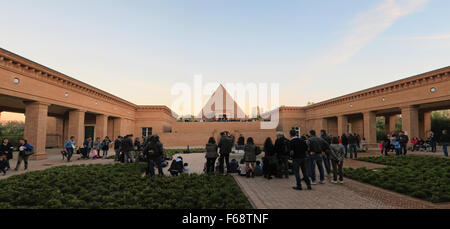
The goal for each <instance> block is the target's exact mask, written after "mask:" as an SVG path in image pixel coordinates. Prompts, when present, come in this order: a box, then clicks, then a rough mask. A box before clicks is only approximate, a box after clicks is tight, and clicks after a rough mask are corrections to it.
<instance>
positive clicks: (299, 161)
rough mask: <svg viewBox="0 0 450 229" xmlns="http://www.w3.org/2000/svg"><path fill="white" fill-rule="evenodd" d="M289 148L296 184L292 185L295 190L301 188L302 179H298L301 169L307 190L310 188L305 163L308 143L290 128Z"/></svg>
mask: <svg viewBox="0 0 450 229" xmlns="http://www.w3.org/2000/svg"><path fill="white" fill-rule="evenodd" d="M289 135H291V141H290V147H289V148H290V149H291V150H292V169H293V170H294V175H295V180H296V182H297V185H296V186H295V187H293V189H295V190H302V179H300V171H299V170H300V169H301V170H302V174H303V180H304V181H305V183H306V186H307V188H308V190H311V181H310V180H309V177H308V167H307V163H306V158H307V156H308V155H307V151H308V145H307V144H306V142H305V141H304V140H302V139H300V138H299V137H298V136H297V131H295V130H291V131H290V132H289Z"/></svg>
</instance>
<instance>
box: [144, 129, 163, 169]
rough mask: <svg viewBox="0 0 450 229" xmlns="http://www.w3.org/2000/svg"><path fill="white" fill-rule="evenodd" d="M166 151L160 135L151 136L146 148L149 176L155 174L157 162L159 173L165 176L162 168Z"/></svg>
mask: <svg viewBox="0 0 450 229" xmlns="http://www.w3.org/2000/svg"><path fill="white" fill-rule="evenodd" d="M163 153H164V148H163V145H162V143H161V142H160V141H159V136H157V135H155V136H151V137H150V139H149V143H148V144H147V145H146V146H145V148H144V154H145V155H146V157H147V170H146V172H145V174H146V175H147V176H154V175H155V164H156V166H157V167H158V174H159V175H160V176H164V172H163V169H162V164H161V163H162V161H161V159H162V156H163Z"/></svg>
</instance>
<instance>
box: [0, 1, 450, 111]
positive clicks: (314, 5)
mask: <svg viewBox="0 0 450 229" xmlns="http://www.w3.org/2000/svg"><path fill="white" fill-rule="evenodd" d="M0 4H1V9H2V14H1V15H0V17H1V19H2V21H3V23H2V29H1V31H0V34H1V36H0V47H2V48H4V49H6V50H9V51H12V52H14V53H16V54H19V55H21V56H24V57H26V58H28V59H31V60H33V61H36V62H38V63H40V64H43V65H45V66H48V67H50V68H53V69H55V70H57V71H60V72H62V73H65V74H67V75H69V76H71V77H74V78H76V79H78V80H81V81H83V82H86V83H88V84H91V85H93V86H95V87H98V88H100V89H102V90H104V91H107V92H110V93H112V94H114V95H116V96H119V97H121V98H124V99H126V100H128V101H131V102H133V103H136V104H140V105H146V104H150V105H160V104H163V105H168V106H169V107H170V106H171V104H172V103H173V100H174V99H175V96H171V94H170V92H171V88H172V86H173V85H174V84H175V83H179V82H184V83H188V84H192V80H193V76H194V75H195V74H201V75H203V78H204V81H206V82H217V83H223V84H226V83H236V82H243V83H248V82H255V83H261V82H267V83H272V82H275V83H279V84H280V89H281V94H280V104H282V105H300V106H303V105H306V103H307V102H308V101H312V102H320V101H322V100H326V99H330V98H333V97H337V96H341V95H344V94H348V93H351V92H355V91H359V90H362V89H366V88H369V87H373V86H376V85H379V84H383V83H388V82H391V81H395V80H398V79H401V78H405V77H408V76H412V75H416V74H419V73H423V72H427V71H430V70H434V69H438V68H442V67H446V66H448V65H450V23H449V22H450V14H449V13H448V9H450V1H448V0H365V1H361V0H341V1H336V0H328V1H325V0H320V1H317V0H315V1H313V0H311V1H305V0H304V1H302V0H297V1H287V0H285V1H273V0H272V1H265V0H227V1H225V0H191V1H182V0H164V1H163V0H161V1H148V0H146V1H137V0H136V1H132V0H131V1H130V0H127V1H120V0H104V1H103V0H102V1H100V0H89V1H87V0H77V1H61V0H54V1H50V0H38V1H36V0H33V1H31V0H27V1H26V0H14V1H10V0H7V1H6V0H0ZM205 99H207V98H205ZM175 111H176V110H175ZM176 112H177V111H176Z"/></svg>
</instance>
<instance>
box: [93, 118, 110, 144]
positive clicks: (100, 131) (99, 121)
mask: <svg viewBox="0 0 450 229" xmlns="http://www.w3.org/2000/svg"><path fill="white" fill-rule="evenodd" d="M106 136H108V116H107V115H97V116H96V121H95V137H100V138H101V139H102V140H103V138H105V137H106Z"/></svg>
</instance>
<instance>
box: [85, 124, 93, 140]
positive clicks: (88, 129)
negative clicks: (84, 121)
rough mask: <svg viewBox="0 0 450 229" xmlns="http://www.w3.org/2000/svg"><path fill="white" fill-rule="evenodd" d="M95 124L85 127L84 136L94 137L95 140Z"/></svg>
mask: <svg viewBox="0 0 450 229" xmlns="http://www.w3.org/2000/svg"><path fill="white" fill-rule="evenodd" d="M94 131H95V126H85V127H84V138H85V139H86V138H92V139H93V140H94V133H95V132H94Z"/></svg>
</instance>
